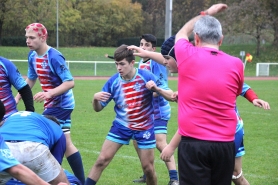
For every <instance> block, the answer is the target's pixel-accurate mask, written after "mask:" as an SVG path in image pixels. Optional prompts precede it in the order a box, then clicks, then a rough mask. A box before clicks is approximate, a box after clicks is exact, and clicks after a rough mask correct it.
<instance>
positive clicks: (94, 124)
mask: <svg viewBox="0 0 278 185" xmlns="http://www.w3.org/2000/svg"><path fill="white" fill-rule="evenodd" d="M104 83H105V80H76V81H75V88H74V95H75V100H76V108H75V110H74V111H73V114H72V130H71V136H72V140H73V142H74V144H75V146H76V147H77V148H78V149H79V150H80V152H81V154H82V158H83V163H84V167H85V174H86V176H87V175H88V173H89V170H90V169H91V167H92V165H93V164H94V162H95V161H96V159H97V157H98V154H99V151H100V150H101V146H102V143H103V141H104V139H105V137H106V135H107V133H108V131H109V129H110V127H111V122H112V120H113V119H114V116H115V114H114V110H113V106H114V103H113V102H111V103H110V104H109V105H108V107H106V108H105V109H104V110H102V111H101V112H98V113H97V112H94V111H93V109H92V105H91V101H92V98H93V95H94V93H96V92H98V91H100V90H101V88H102V86H103V84H104ZM246 83H247V84H249V85H250V86H251V87H252V88H253V89H254V91H255V92H256V93H257V94H258V95H259V97H260V98H261V99H263V100H266V101H268V102H269V103H270V106H271V110H268V111H266V110H263V109H260V108H257V107H254V106H253V105H252V104H251V103H250V102H248V101H247V100H245V99H244V98H242V97H239V98H238V101H237V104H238V108H239V112H240V114H241V117H242V118H243V120H244V124H245V125H244V127H245V149H246V155H245V156H244V157H243V171H244V174H245V176H246V178H247V179H248V180H249V182H250V184H254V185H261V184H265V185H277V184H278V177H277V174H278V168H277V164H278V155H277V153H278V147H277V141H278V134H277V132H278V129H277V120H278V114H277V112H278V99H277V92H278V86H277V81H246ZM169 86H170V88H172V89H173V90H176V89H177V81H170V82H169ZM38 91H40V87H39V85H38V83H37V84H36V85H35V87H34V89H33V93H36V92H38ZM42 106H43V105H42V104H39V103H35V107H36V111H37V112H39V113H41V112H42V111H43V110H42ZM22 107H23V103H22V102H20V104H19V108H20V109H22ZM171 107H172V116H171V119H170V121H169V125H168V132H169V134H168V141H170V139H171V138H172V136H173V135H174V133H175V131H176V129H177V104H176V103H171ZM155 156H156V157H155V168H156V173H157V177H158V185H163V184H167V183H168V181H169V179H168V173H167V170H166V166H165V164H164V163H163V162H162V161H161V160H160V159H159V152H158V151H157V150H156V152H155ZM176 160H177V158H176ZM63 167H64V168H66V169H68V170H69V171H71V170H70V167H69V166H68V163H67V161H66V160H64V162H63ZM188 173H190V172H188ZM141 175H142V170H141V167H140V162H139V159H138V157H137V154H136V152H135V150H134V148H133V145H132V143H131V144H130V145H128V146H123V147H122V148H121V149H120V150H119V151H118V153H117V154H116V156H115V157H114V159H113V160H112V162H111V163H110V164H109V166H108V167H107V168H106V169H105V170H104V172H103V174H102V176H101V178H100V180H99V182H98V184H105V185H115V184H121V185H130V184H133V183H132V180H133V179H135V178H138V177H139V176H141Z"/></svg>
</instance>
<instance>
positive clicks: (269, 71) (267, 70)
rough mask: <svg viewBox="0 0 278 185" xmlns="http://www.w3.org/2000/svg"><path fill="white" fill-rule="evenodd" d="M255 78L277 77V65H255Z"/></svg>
mask: <svg viewBox="0 0 278 185" xmlns="http://www.w3.org/2000/svg"><path fill="white" fill-rule="evenodd" d="M256 76H278V63H257V64H256Z"/></svg>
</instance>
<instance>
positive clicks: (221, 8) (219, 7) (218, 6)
mask: <svg viewBox="0 0 278 185" xmlns="http://www.w3.org/2000/svg"><path fill="white" fill-rule="evenodd" d="M227 8H228V6H227V5H226V4H223V3H219V4H214V5H212V6H211V7H210V8H209V9H207V10H206V12H207V14H208V15H214V14H217V13H219V12H222V11H224V10H225V9H227Z"/></svg>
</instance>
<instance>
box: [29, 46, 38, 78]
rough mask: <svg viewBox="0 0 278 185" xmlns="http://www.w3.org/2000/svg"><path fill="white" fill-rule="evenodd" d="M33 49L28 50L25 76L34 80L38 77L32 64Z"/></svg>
mask: <svg viewBox="0 0 278 185" xmlns="http://www.w3.org/2000/svg"><path fill="white" fill-rule="evenodd" d="M34 55H35V52H34V51H30V52H29V54H28V72H27V77H28V78H29V79H31V80H36V79H37V78H38V75H37V73H36V70H35V68H34V65H33V60H34Z"/></svg>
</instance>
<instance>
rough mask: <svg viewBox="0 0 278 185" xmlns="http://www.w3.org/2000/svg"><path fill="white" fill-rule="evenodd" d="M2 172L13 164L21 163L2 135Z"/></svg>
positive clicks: (0, 165)
mask: <svg viewBox="0 0 278 185" xmlns="http://www.w3.org/2000/svg"><path fill="white" fill-rule="evenodd" d="M0 151H1V152H0V172H2V171H4V170H6V169H8V168H11V167H13V166H16V165H18V164H20V163H19V162H18V161H17V160H16V159H15V158H14V157H13V154H12V152H11V150H10V149H9V147H8V146H7V144H6V143H5V142H4V139H3V137H2V136H1V135H0Z"/></svg>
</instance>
